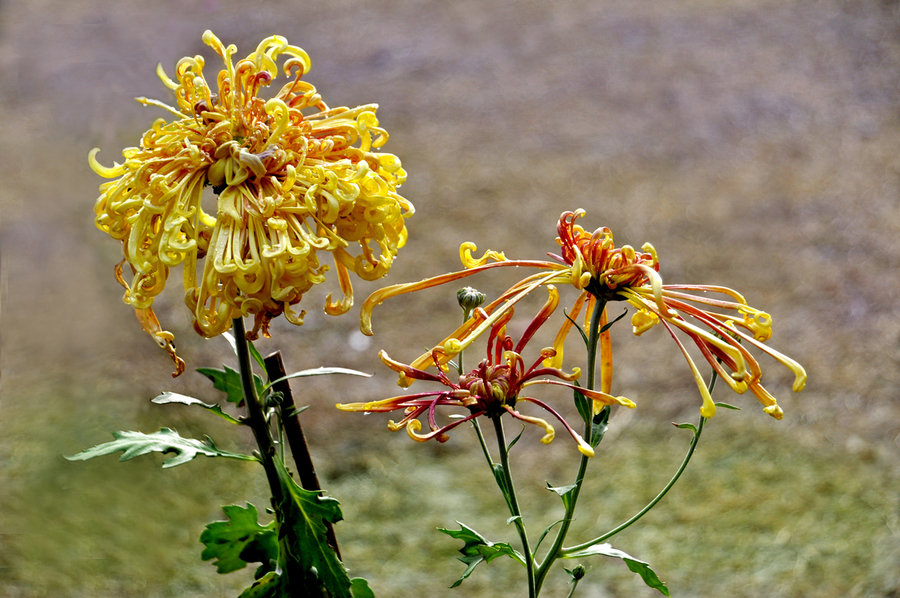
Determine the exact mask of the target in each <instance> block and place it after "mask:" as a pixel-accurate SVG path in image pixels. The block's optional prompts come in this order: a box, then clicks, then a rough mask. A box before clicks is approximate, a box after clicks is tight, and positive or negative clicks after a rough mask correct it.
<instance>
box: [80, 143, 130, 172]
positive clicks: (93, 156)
mask: <svg viewBox="0 0 900 598" xmlns="http://www.w3.org/2000/svg"><path fill="white" fill-rule="evenodd" d="M98 153H100V148H99V147H95V148H94V149H92V150H91V151H90V152H89V153H88V164H90V166H91V170H93V171H94V172H96V173H97V174H99V175H100V176H102V177H103V178H105V179H114V178H116V177H119V176H122V175H123V174H125V166H124V165H122V164H119V163H118V162H113V165H112V167H110V168H107V167H106V166H103V165H102V164H100V162H98V161H97V154H98Z"/></svg>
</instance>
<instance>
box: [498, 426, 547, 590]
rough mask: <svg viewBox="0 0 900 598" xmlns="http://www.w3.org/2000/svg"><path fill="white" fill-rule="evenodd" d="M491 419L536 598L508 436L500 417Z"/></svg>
mask: <svg viewBox="0 0 900 598" xmlns="http://www.w3.org/2000/svg"><path fill="white" fill-rule="evenodd" d="M491 419H492V420H493V422H494V430H495V431H496V432H497V443H498V444H499V446H500V467H501V468H502V469H503V481H504V482H505V484H506V488H505V489H504V494H506V499H507V503H508V504H509V512H510V514H511V515H512V516H513V518H514V519H513V522H514V523H515V525H516V530H518V532H519V539H520V540H521V542H522V553H523V556H524V557H525V570H526V575H528V597H529V598H536V597H537V593H536V587H535V583H534V581H535V579H534V555H532V554H531V548H530V547H529V545H528V534H527V533H525V523H524V522H523V521H522V512H521V510H520V509H519V501H518V499H517V498H516V488H515V486H513V481H512V475H511V474H510V471H509V451H508V450H507V448H506V435H505V434H504V433H503V421H502V420H501V419H500V417H499V416H497V417H492V418H491Z"/></svg>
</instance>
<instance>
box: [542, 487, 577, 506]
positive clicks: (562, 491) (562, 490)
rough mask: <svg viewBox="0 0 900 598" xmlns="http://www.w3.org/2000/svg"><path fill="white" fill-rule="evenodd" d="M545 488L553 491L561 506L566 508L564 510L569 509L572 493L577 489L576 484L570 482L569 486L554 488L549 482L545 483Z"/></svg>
mask: <svg viewBox="0 0 900 598" xmlns="http://www.w3.org/2000/svg"><path fill="white" fill-rule="evenodd" d="M547 490H549V491H550V492H555V493H556V494H557V495H558V496H559V497H560V498H561V499H562V502H563V506H564V507H565V509H566V512H568V511H569V507H571V506H572V499H573V493H575V492H576V491H577V490H578V484H571V485H569V486H560V487H558V488H554V487H553V486H551V485H550V484H547Z"/></svg>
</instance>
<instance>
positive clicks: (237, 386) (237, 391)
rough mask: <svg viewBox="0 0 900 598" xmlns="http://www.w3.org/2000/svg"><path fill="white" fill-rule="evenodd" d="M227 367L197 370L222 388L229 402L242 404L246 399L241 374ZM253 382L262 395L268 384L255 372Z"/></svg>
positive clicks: (215, 385)
mask: <svg viewBox="0 0 900 598" xmlns="http://www.w3.org/2000/svg"><path fill="white" fill-rule="evenodd" d="M224 368H225V369H222V370H217V369H216V368H197V371H198V372H199V373H201V374H203V375H204V376H206V377H207V378H209V379H210V380H212V383H213V386H214V387H215V388H216V390H221V391H222V392H224V393H225V395H226V396H227V399H226V400H227V401H228V402H229V403H234V404H236V405H240V404H241V403H242V402H243V400H244V387H243V385H242V383H241V374H240V372H238V371H237V370H235V369H232V368H230V367H228V366H227V365H226V366H224ZM253 383H254V385H255V386H256V394H257V396H260V397H262V396H263V395H265V391H266V390H268V386H266V383H265V382H263V379H262V378H260V377H259V376H258V375H256V374H253Z"/></svg>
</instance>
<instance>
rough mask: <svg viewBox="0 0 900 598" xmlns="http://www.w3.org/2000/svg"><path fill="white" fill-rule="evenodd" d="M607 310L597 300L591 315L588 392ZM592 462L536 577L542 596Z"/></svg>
mask: <svg viewBox="0 0 900 598" xmlns="http://www.w3.org/2000/svg"><path fill="white" fill-rule="evenodd" d="M604 309H606V301H604V300H602V299H599V298H598V299H597V301H596V302H595V303H594V312H593V313H592V314H591V323H590V326H591V329H590V331H589V332H588V346H587V380H586V381H585V383H586V388H587V389H588V390H594V383H595V378H596V372H597V345H598V344H599V341H600V319H601V317H602V316H603V310H604ZM605 409H609V407H605ZM591 419H592V418H590V417H589V418H588V420H587V421H586V422H585V424H584V441H585V442H587V443H588V444H591V435H592V432H593V426H592V421H591ZM589 461H590V457H588V456H586V455H582V456H581V461H580V462H579V463H578V473H577V474H576V476H575V489H574V490H572V493H571V495H570V497H571V498H570V500H569V503H568V505H567V506H566V513H565V516H564V517H563V521H562V524H560V526H559V530H558V531H557V532H556V537H555V538H554V539H553V544H552V545H551V546H550V549H549V550H548V551H547V556H546V558H545V559H544V562H543V563H541V564H540V565H539V566H538V568H537V573H536V575H535V588H536V590H537V593H538V594H540V591H541V586H543V584H544V580H545V579H546V577H547V573H549V571H550V567H551V566H552V565H553V563H554V562H556V560H557V559H558V558H560V557H561V556H562V552H561V551H562V545H563V542H565V541H566V534H568V533H569V527H570V526H571V525H572V521H573V519H574V514H575V504H576V503H577V502H578V495H579V493H580V492H581V487H582V485H583V484H584V476H585V473H586V472H587V466H588V463H589Z"/></svg>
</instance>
